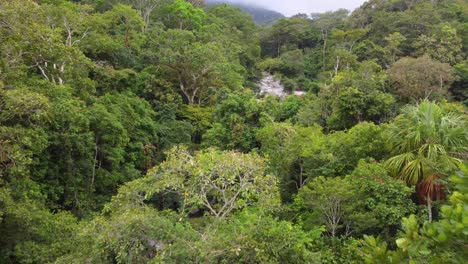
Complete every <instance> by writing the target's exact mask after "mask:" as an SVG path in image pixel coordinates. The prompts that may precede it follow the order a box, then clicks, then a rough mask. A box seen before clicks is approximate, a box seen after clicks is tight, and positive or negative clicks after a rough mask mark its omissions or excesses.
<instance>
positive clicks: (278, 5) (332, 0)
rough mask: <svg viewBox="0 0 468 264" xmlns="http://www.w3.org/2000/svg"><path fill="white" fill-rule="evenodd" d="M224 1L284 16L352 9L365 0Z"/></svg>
mask: <svg viewBox="0 0 468 264" xmlns="http://www.w3.org/2000/svg"><path fill="white" fill-rule="evenodd" d="M225 1H226V2H237V3H248V4H253V5H257V6H261V7H266V8H268V9H271V10H275V11H278V12H280V13H282V14H284V15H286V16H292V15H295V14H297V13H305V14H310V13H322V12H325V11H330V10H337V9H340V8H346V9H348V10H350V11H353V10H354V9H355V8H357V7H359V6H360V5H361V4H363V3H364V2H365V0H255V1H254V0H225Z"/></svg>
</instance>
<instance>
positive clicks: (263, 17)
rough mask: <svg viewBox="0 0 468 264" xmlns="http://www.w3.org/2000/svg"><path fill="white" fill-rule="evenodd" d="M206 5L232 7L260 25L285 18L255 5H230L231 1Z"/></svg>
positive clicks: (209, 1) (212, 0) (208, 0)
mask: <svg viewBox="0 0 468 264" xmlns="http://www.w3.org/2000/svg"><path fill="white" fill-rule="evenodd" d="M205 2H206V4H207V5H216V4H224V3H225V4H230V5H232V6H235V7H238V8H240V9H242V10H243V11H244V12H246V13H248V14H250V15H252V17H253V19H254V21H255V22H256V23H257V24H260V25H266V24H272V23H274V22H275V21H276V20H278V19H280V18H283V17H285V16H284V15H283V14H281V13H279V12H276V11H272V10H268V9H265V8H262V7H257V6H255V5H249V4H244V3H232V2H231V1H223V0H206V1H205Z"/></svg>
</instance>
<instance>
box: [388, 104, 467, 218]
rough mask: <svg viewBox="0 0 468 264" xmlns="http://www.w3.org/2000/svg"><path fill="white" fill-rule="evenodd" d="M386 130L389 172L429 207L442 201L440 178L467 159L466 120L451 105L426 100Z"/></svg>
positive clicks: (408, 109) (408, 107) (410, 108)
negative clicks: (390, 152) (388, 145)
mask: <svg viewBox="0 0 468 264" xmlns="http://www.w3.org/2000/svg"><path fill="white" fill-rule="evenodd" d="M402 112H403V114H402V115H400V116H398V117H397V118H396V119H395V121H394V122H393V123H392V124H391V125H390V128H389V131H388V132H389V143H390V144H391V145H392V149H393V153H394V155H395V156H393V157H392V158H390V159H389V160H387V162H386V165H387V168H388V169H389V170H390V173H391V174H392V175H394V176H395V177H396V178H399V179H401V180H403V181H405V182H406V183H407V184H409V185H414V186H416V192H417V194H418V197H419V198H420V200H421V201H425V202H426V204H427V208H428V215H429V221H431V220H432V201H433V200H434V199H442V198H443V195H444V192H443V188H442V187H443V181H442V180H443V178H444V177H446V176H447V175H449V173H450V171H451V170H453V169H456V168H457V165H458V164H459V163H460V162H461V161H462V160H463V159H465V158H466V157H467V150H468V148H467V142H468V129H467V117H466V115H464V114H463V111H462V110H459V111H457V109H456V107H453V105H450V104H447V103H442V104H437V103H435V102H430V101H428V100H424V101H422V102H421V103H420V104H418V105H416V106H407V107H405V108H403V111H402Z"/></svg>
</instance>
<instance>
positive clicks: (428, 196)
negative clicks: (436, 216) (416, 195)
mask: <svg viewBox="0 0 468 264" xmlns="http://www.w3.org/2000/svg"><path fill="white" fill-rule="evenodd" d="M426 202H427V216H428V219H429V222H432V199H431V196H430V195H429V194H427V196H426Z"/></svg>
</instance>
